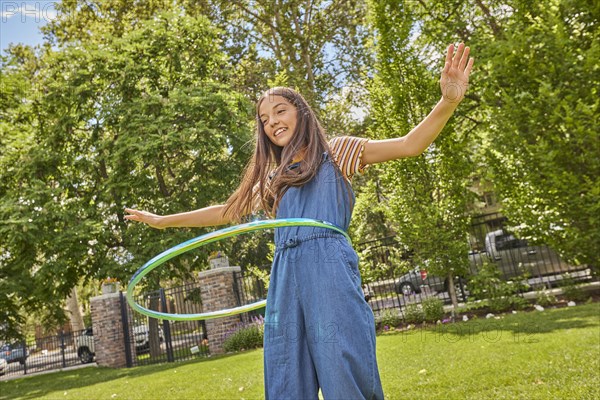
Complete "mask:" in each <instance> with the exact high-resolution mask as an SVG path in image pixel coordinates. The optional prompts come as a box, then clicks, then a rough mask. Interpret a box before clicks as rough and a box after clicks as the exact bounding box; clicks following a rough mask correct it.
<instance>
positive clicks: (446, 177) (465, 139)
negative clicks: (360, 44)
mask: <svg viewBox="0 0 600 400" xmlns="http://www.w3.org/2000/svg"><path fill="white" fill-rule="evenodd" d="M369 4H370V11H371V21H372V24H373V28H374V31H375V34H376V40H375V46H376V53H377V59H378V62H377V71H376V73H375V76H374V78H373V81H372V85H371V88H370V95H371V118H373V120H374V122H373V125H372V126H371V129H370V136H371V137H373V138H388V137H398V136H403V135H405V134H406V133H408V131H410V130H411V129H412V128H413V127H414V126H416V125H417V124H418V123H419V121H420V120H422V119H423V118H424V117H425V115H426V114H427V113H428V112H429V111H430V110H431V108H432V107H433V105H434V104H435V102H436V101H437V100H439V98H440V94H439V88H438V86H437V79H439V71H441V67H442V65H441V64H440V62H442V61H443V59H442V58H441V57H440V59H439V60H438V63H437V65H435V68H433V69H430V68H429V66H428V65H427V64H426V63H425V62H424V59H425V57H424V56H423V54H420V51H419V45H418V43H417V42H415V41H414V39H413V40H412V41H411V36H412V35H414V34H415V29H416V28H417V27H418V25H417V23H418V19H417V15H418V14H417V13H416V11H415V10H416V6H415V5H413V3H407V2H399V1H377V2H370V3H369ZM465 106H466V108H468V104H467V105H466V104H461V106H460V107H461V108H464V107H465ZM471 129H472V126H471V124H469V123H468V122H467V121H465V120H464V119H462V118H461V117H460V115H455V116H454V117H453V118H452V120H451V121H450V122H449V123H448V124H447V126H446V127H445V128H444V130H443V131H442V133H441V134H440V136H439V137H438V138H437V139H436V141H435V143H434V144H433V145H432V146H430V148H429V149H428V150H427V151H426V152H425V153H424V154H423V155H422V156H419V157H416V158H411V159H404V160H398V161H393V162H388V163H386V164H384V165H381V166H379V165H377V166H375V168H377V172H378V173H379V174H380V176H381V179H382V183H383V187H384V188H385V189H384V194H383V195H384V197H385V198H386V199H387V204H388V205H389V206H388V207H387V212H388V213H387V217H388V219H389V220H390V221H393V227H394V230H395V231H396V232H397V234H398V236H399V238H400V241H401V242H402V243H403V244H404V245H405V246H406V247H407V248H408V249H410V252H411V254H412V259H413V263H414V264H416V265H418V266H421V268H423V269H426V270H428V271H429V273H433V274H436V275H439V276H446V277H447V279H448V283H449V289H450V295H451V298H452V300H453V304H454V305H455V306H456V304H457V299H456V295H455V293H454V285H453V278H454V276H456V275H457V274H463V273H465V272H466V271H467V267H468V238H467V228H468V223H469V217H468V214H467V210H468V203H469V200H470V192H469V190H468V184H469V176H470V175H471V173H472V168H473V165H472V162H471V157H470V152H471V147H470V143H469V131H470V130H471Z"/></svg>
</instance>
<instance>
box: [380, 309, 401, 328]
mask: <svg viewBox="0 0 600 400" xmlns="http://www.w3.org/2000/svg"><path fill="white" fill-rule="evenodd" d="M400 322H402V318H400V315H399V314H398V310H391V309H385V310H383V312H382V313H381V314H380V315H379V317H377V325H378V326H379V327H380V328H383V327H384V326H389V327H396V326H398V325H400Z"/></svg>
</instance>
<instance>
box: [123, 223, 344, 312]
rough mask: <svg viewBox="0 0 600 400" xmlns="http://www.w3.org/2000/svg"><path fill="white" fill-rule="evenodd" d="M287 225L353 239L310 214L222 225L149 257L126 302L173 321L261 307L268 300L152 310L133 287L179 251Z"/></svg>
mask: <svg viewBox="0 0 600 400" xmlns="http://www.w3.org/2000/svg"><path fill="white" fill-rule="evenodd" d="M286 226H314V227H318V228H327V229H332V230H334V231H337V232H339V233H341V234H343V235H344V236H345V237H346V239H347V240H348V242H349V243H352V241H351V240H350V236H348V233H346V232H345V231H344V230H343V229H341V228H340V227H338V226H335V225H334V224H332V223H330V222H327V221H321V220H316V219H310V218H282V219H267V220H262V221H253V222H248V223H246V224H241V225H236V226H232V227H228V228H224V229H220V230H218V231H214V232H210V233H207V234H205V235H202V236H198V237H197V238H194V239H191V240H188V241H186V242H183V243H180V244H178V245H176V246H174V247H172V248H170V249H169V250H166V251H164V252H162V253H160V254H159V255H157V256H156V257H154V258H153V259H151V260H150V261H148V262H147V263H146V264H144V265H143V266H142V267H141V268H140V269H138V270H137V272H136V273H135V274H133V276H132V277H131V280H130V281H129V284H128V285H127V302H128V303H129V305H130V306H131V308H133V309H134V310H135V311H137V312H139V313H140V314H143V315H146V316H148V317H151V318H157V319H166V320H170V321H196V320H204V319H213V318H221V317H228V316H232V315H236V314H241V313H244V312H248V311H252V310H256V309H259V308H262V307H264V306H265V305H266V304H267V300H259V301H257V302H254V303H251V304H247V305H244V306H239V307H234V308H228V309H223V310H219V311H210V312H205V313H200V314H171V313H163V312H159V311H154V310H150V309H148V308H145V307H142V306H141V305H139V304H138V303H136V302H135V300H134V298H133V291H134V289H135V286H136V285H137V284H138V283H139V282H140V281H141V280H142V278H143V277H144V276H146V275H147V274H148V273H150V272H151V271H152V270H154V269H155V268H157V267H158V266H160V265H162V264H164V263H165V262H167V261H168V260H170V259H171V258H173V257H177V256H178V255H180V254H183V253H186V252H188V251H190V250H193V249H196V248H198V247H201V246H204V245H207V244H209V243H212V242H216V241H219V240H222V239H225V238H228V237H232V236H237V235H241V234H242V233H248V232H252V231H257V230H262V229H269V228H281V227H286Z"/></svg>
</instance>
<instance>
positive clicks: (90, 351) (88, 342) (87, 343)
mask: <svg viewBox="0 0 600 400" xmlns="http://www.w3.org/2000/svg"><path fill="white" fill-rule="evenodd" d="M75 344H76V345H77V357H79V360H81V362H82V363H83V364H88V363H91V362H92V361H94V356H95V354H96V350H95V347H94V332H93V330H92V328H86V329H84V330H83V331H82V332H81V333H80V334H79V335H78V336H76V337H75Z"/></svg>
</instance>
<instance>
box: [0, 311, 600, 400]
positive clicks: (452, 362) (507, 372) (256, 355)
mask: <svg viewBox="0 0 600 400" xmlns="http://www.w3.org/2000/svg"><path fill="white" fill-rule="evenodd" d="M377 346H378V347H377V353H378V360H379V369H380V373H381V376H382V381H383V387H384V391H385V393H386V398H387V399H404V398H411V399H438V398H440V399H556V398H565V399H566V398H568V399H598V398H600V389H599V388H600V362H599V359H600V304H599V303H594V304H587V305H583V306H577V307H569V308H560V309H552V310H546V311H544V312H542V313H540V312H530V313H524V312H522V313H518V314H516V315H506V316H504V317H502V319H499V320H495V319H491V320H490V319H478V320H472V321H469V322H466V323H462V322H461V323H457V324H454V325H440V326H437V327H432V328H430V329H422V330H414V331H409V332H393V333H388V334H384V335H381V336H379V337H378V339H377ZM262 355H263V353H262V350H254V351H249V352H245V353H240V354H237V355H230V356H222V357H213V358H209V359H203V360H193V361H189V362H182V363H174V364H163V365H154V366H145V367H138V368H131V369H120V370H114V369H106V368H93V367H92V368H83V369H79V370H72V371H64V372H58V373H52V374H46V375H39V376H34V377H29V378H21V379H16V380H12V381H7V382H1V383H0V399H34V398H35V399H38V398H43V399H111V398H115V399H163V400H165V399H240V398H245V399H255V398H262V397H263V387H262V385H263V383H262V382H263V365H262Z"/></svg>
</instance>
